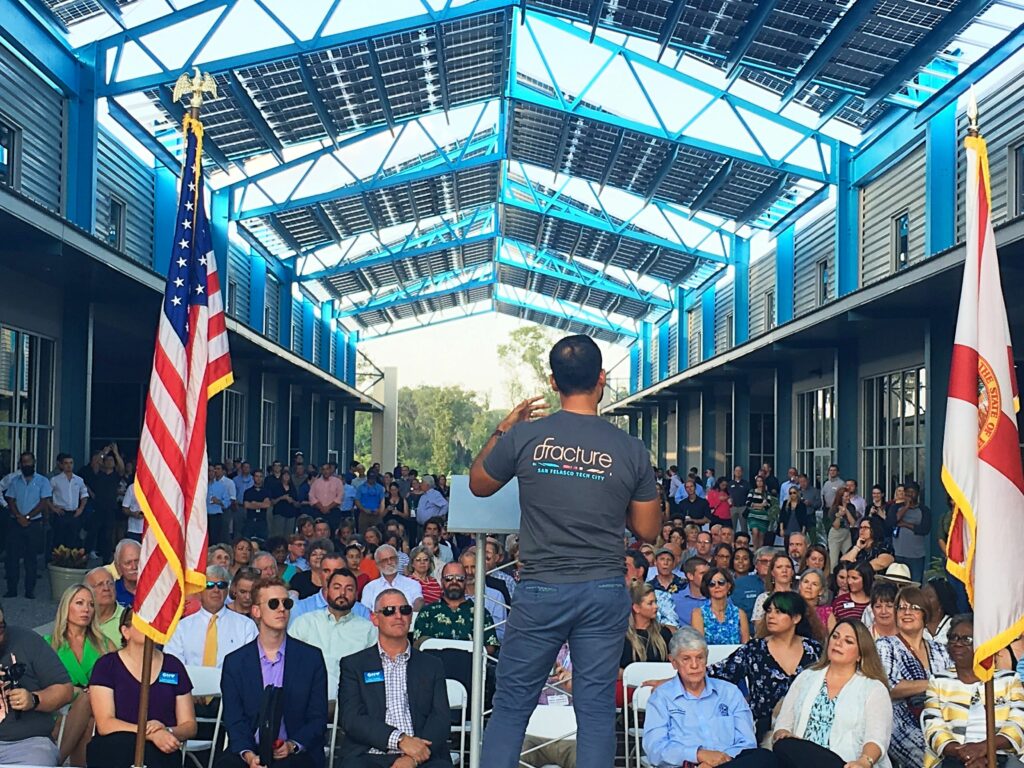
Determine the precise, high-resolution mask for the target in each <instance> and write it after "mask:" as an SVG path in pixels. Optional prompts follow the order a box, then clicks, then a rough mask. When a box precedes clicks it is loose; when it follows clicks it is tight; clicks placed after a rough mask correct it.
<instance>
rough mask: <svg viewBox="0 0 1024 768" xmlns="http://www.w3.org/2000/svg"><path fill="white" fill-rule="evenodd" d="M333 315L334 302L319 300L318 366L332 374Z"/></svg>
mask: <svg viewBox="0 0 1024 768" xmlns="http://www.w3.org/2000/svg"><path fill="white" fill-rule="evenodd" d="M333 316H334V302H333V301H322V302H320V319H319V320H318V321H317V322H318V323H320V351H319V354H320V367H321V368H323V369H324V370H325V371H327V372H328V373H329V374H331V375H332V376H333V375H334V371H333V370H331V343H332V341H333V338H332V337H333V333H332V331H331V320H332V319H333ZM335 363H337V360H335Z"/></svg>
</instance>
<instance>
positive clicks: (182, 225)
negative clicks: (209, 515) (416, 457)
mask: <svg viewBox="0 0 1024 768" xmlns="http://www.w3.org/2000/svg"><path fill="white" fill-rule="evenodd" d="M184 133H185V141H186V152H185V165H184V173H183V174H182V179H181V195H180V199H179V201H178V213H177V219H176V221H175V228H174V246H173V249H172V251H171V263H170V266H169V268H168V273H167V286H166V288H165V289H164V301H163V307H162V311H161V313H160V323H159V328H158V330H157V339H156V350H155V352H154V353H153V373H152V375H151V376H150V379H149V396H148V398H147V399H146V415H145V422H144V424H143V427H142V437H141V440H140V444H139V456H138V469H137V472H136V478H135V482H136V490H137V494H138V502H139V506H140V507H141V508H142V513H143V516H144V519H145V521H146V528H145V533H144V534H143V537H142V557H141V561H140V567H141V572H140V574H139V584H138V588H137V589H136V592H135V619H134V621H135V626H136V627H137V628H138V629H140V630H141V631H142V632H144V633H145V634H146V635H147V636H149V637H151V638H152V639H153V641H154V642H157V643H165V642H167V640H168V638H170V636H171V635H172V634H173V633H174V629H175V627H176V626H177V624H178V620H179V619H180V618H181V614H182V610H183V608H184V604H185V597H186V596H187V595H189V594H192V593H194V592H197V591H199V590H202V589H203V588H204V587H205V586H206V574H205V570H206V534H207V530H206V486H207V453H206V406H207V401H208V400H209V399H210V398H211V397H213V396H214V395H216V394H217V393H218V392H220V391H221V390H222V389H224V388H226V387H227V386H229V385H230V384H231V382H232V380H233V377H232V373H231V358H230V355H229V354H228V337H227V329H226V328H225V324H224V304H223V301H222V300H221V292H220V282H219V280H218V278H217V265H216V261H215V259H214V256H213V242H212V239H211V237H210V223H209V220H208V219H207V217H206V206H205V204H204V202H203V175H202V171H201V162H202V154H203V152H202V147H203V126H202V123H200V122H199V121H198V120H196V119H194V118H192V117H191V116H187V117H186V118H185V123H184Z"/></svg>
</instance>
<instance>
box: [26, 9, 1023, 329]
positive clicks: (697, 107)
mask: <svg viewBox="0 0 1024 768" xmlns="http://www.w3.org/2000/svg"><path fill="white" fill-rule="evenodd" d="M41 1H42V2H43V3H44V4H45V6H46V7H48V8H49V9H50V11H51V12H52V13H53V14H54V16H55V18H56V19H57V20H58V21H59V22H61V23H64V24H66V25H68V28H69V29H71V35H72V37H73V36H74V30H75V29H76V28H77V27H78V25H79V24H82V25H83V27H84V26H85V25H86V24H88V23H90V20H91V23H95V21H96V17H97V16H101V15H102V14H107V15H108V16H109V17H110V20H112V21H113V22H116V24H117V26H118V27H120V31H118V32H115V33H114V34H112V35H108V36H106V37H102V36H100V35H97V36H95V38H94V39H96V42H95V45H96V54H97V55H96V60H97V62H98V65H99V66H101V67H102V69H103V71H104V76H103V77H102V78H101V80H102V82H101V83H100V84H99V86H98V88H97V94H98V95H99V96H101V97H106V98H107V99H109V100H111V101H113V102H114V103H115V105H116V108H115V109H112V110H111V117H112V118H113V119H114V120H115V121H118V122H122V124H125V127H127V128H129V130H130V132H131V133H132V135H134V136H136V137H137V138H140V137H141V139H142V140H143V141H144V142H147V143H148V144H149V145H150V146H151V147H152V148H154V150H155V153H156V154H158V155H159V156H160V157H165V156H166V151H165V150H166V149H170V150H171V151H172V152H174V151H177V150H178V147H177V146H176V144H175V128H176V124H177V122H178V121H179V120H180V118H181V114H182V111H181V108H180V106H178V105H174V104H172V103H171V101H170V90H169V86H170V85H172V84H173V82H174V81H175V79H176V78H177V76H178V75H179V74H180V73H182V72H187V71H191V68H192V67H193V66H196V65H198V66H201V67H202V68H203V69H204V70H206V71H211V72H213V73H214V75H215V77H216V79H217V84H218V97H217V98H215V99H210V100H208V101H207V102H206V103H205V104H204V107H203V120H204V123H205V125H206V137H207V141H206V144H205V152H206V155H207V158H208V160H209V161H210V162H211V163H213V164H215V165H216V166H218V167H219V171H218V172H216V173H214V174H213V176H212V178H211V183H212V185H213V186H214V187H221V188H223V187H227V190H228V194H229V195H230V196H231V211H230V215H231V218H232V219H233V220H234V221H236V222H237V224H238V225H239V227H240V228H241V231H242V233H243V234H244V235H245V236H246V237H247V239H249V240H250V242H251V243H253V244H255V245H256V246H257V247H259V248H260V249H261V250H263V251H265V252H266V253H268V254H270V255H272V256H275V257H278V258H280V259H282V260H284V261H285V262H286V263H287V264H289V265H291V266H292V268H294V269H295V270H296V276H297V279H300V280H303V281H306V282H308V283H309V287H311V288H313V287H315V288H317V289H318V290H319V291H320V292H321V293H320V295H322V296H324V297H326V298H333V299H335V300H336V301H337V302H338V306H339V307H343V308H344V312H343V315H342V316H343V317H350V318H352V319H353V320H354V322H356V323H357V324H359V325H360V326H363V327H374V326H377V325H381V324H383V325H388V326H390V324H392V323H396V322H398V321H402V320H406V319H408V318H417V319H419V318H423V317H428V318H433V317H434V316H435V315H437V314H438V313H443V312H444V311H445V310H448V309H460V310H467V308H470V307H472V306H475V305H477V304H480V303H484V304H486V303H488V302H489V303H490V304H489V305H490V308H491V309H493V310H497V311H499V312H505V313H511V314H515V315H517V316H519V317H523V318H527V319H531V320H537V321H538V322H544V323H547V324H551V325H555V326H556V327H559V328H562V329H566V328H573V329H582V328H588V329H590V330H591V331H592V332H595V333H598V334H603V335H604V337H607V338H610V339H615V340H622V339H626V338H632V337H634V336H635V335H636V333H637V325H636V323H637V322H638V321H640V320H643V319H653V318H657V317H660V316H661V315H663V314H664V312H666V311H669V310H671V309H672V307H673V297H674V287H675V286H677V285H683V286H695V285H697V284H699V283H700V282H701V281H703V280H704V279H705V278H706V277H708V276H709V275H711V274H713V273H714V272H715V271H716V270H719V269H722V268H724V267H725V266H726V265H727V264H728V263H729V261H730V258H731V253H732V248H733V246H734V244H735V238H736V237H738V236H742V237H748V236H749V235H750V234H751V233H753V232H756V231H757V230H758V229H766V228H769V227H771V226H772V225H773V224H774V223H775V222H777V221H779V220H780V219H782V218H783V217H784V216H786V215H787V214H788V213H790V212H791V211H793V210H794V209H796V208H797V207H798V206H799V205H800V204H801V203H802V202H803V201H806V200H809V199H817V196H818V194H819V192H820V190H821V188H822V187H823V185H828V184H830V183H834V182H835V180H836V170H835V165H836V163H835V162H834V158H835V155H836V152H837V151H838V150H839V148H840V144H841V142H840V141H839V140H838V139H836V138H834V132H832V133H830V132H829V131H830V126H834V125H836V121H839V122H842V123H843V124H845V125H846V126H847V129H846V130H847V134H849V128H850V127H853V128H859V129H864V128H866V127H868V126H870V125H871V124H872V123H874V122H875V121H876V120H877V119H878V118H879V117H880V116H882V115H883V114H884V113H886V112H887V111H889V110H891V109H894V108H899V107H903V106H915V105H918V104H920V103H921V102H923V101H925V100H927V99H928V97H929V96H930V95H931V94H933V93H935V92H936V91H938V90H939V89H940V88H941V87H942V86H943V85H944V84H945V83H947V82H948V81H949V80H951V79H952V78H953V77H955V75H956V74H957V73H958V71H960V69H961V68H963V67H964V66H966V65H968V64H970V63H971V61H972V60H973V59H976V58H979V57H980V56H981V55H982V54H983V53H984V50H985V41H981V42H978V41H977V40H972V39H969V38H968V37H967V36H966V35H965V34H964V30H965V29H968V28H969V31H970V30H975V29H976V26H977V25H975V22H977V21H978V19H979V18H982V17H984V19H985V20H984V24H983V26H984V28H985V29H986V30H988V31H989V32H990V33H991V35H990V36H995V37H994V38H993V39H994V40H995V41H996V42H998V41H1001V40H1002V39H1003V38H1004V37H1009V34H1010V33H1012V32H1014V31H1015V30H1014V25H1016V24H1020V23H1021V21H1024V18H1022V16H1024V8H1022V7H1021V6H1019V5H1018V4H1017V3H1016V2H1015V0H996V2H994V3H993V2H989V1H985V2H982V1H981V0H959V1H957V0H927V1H925V0H757V2H753V1H752V0H715V1H714V2H711V0H698V1H697V2H694V0H401V2H399V1H398V0H387V2H384V1H383V0H330V2H322V3H317V4H310V7H309V8H307V7H306V6H305V5H304V4H302V5H300V4H297V3H288V2H284V0H247V5H245V9H246V10H245V11H244V14H242V13H241V12H239V14H235V11H236V10H238V9H241V8H242V7H243V5H242V0H238V1H237V2H236V0H198V2H194V3H190V2H187V0H75V2H68V1H66V0H41ZM23 2H26V3H30V2H31V3H36V2H40V0H23ZM155 5H161V6H165V7H164V8H163V10H162V11H161V10H160V9H154V8H155ZM313 5H315V6H316V10H314V9H313V8H312V6H313ZM142 6H146V7H147V11H146V13H147V16H146V19H147V20H146V21H142V22H141V23H139V24H134V25H133V23H132V21H133V13H134V9H135V8H138V7H142ZM291 6H297V8H292V7H291ZM993 6H998V7H999V8H1000V9H1001V10H1002V9H1005V10H1007V12H1010V13H1011V16H1012V13H1017V12H1022V13H1021V14H1019V15H1018V16H1013V22H1014V23H1013V24H1011V25H1007V24H1006V23H1005V22H1000V21H998V20H995V21H993V19H992V18H991V16H986V15H985V14H986V13H987V12H988V11H989V10H990V9H991V8H992V7H993ZM122 8H124V9H125V10H124V11H123V12H122V10H121V9H122ZM399 8H401V10H400V11H396V10H395V9H399ZM389 9H390V11H389ZM389 12H390V13H391V14H392V16H394V15H396V13H397V14H398V15H401V16H402V17H401V18H392V17H389V16H388V13H389ZM409 13H411V14H412V15H402V14H409ZM300 16H302V17H303V18H302V19H299V17H300ZM310 16H315V17H316V18H312V19H310V18H308V17H310ZM257 17H259V18H257ZM363 17H365V23H356V22H352V21H351V19H352V18H356V19H357V20H358V19H363ZM299 20H302V21H304V23H303V24H299V23H298V21H299ZM979 23H980V22H979ZM233 24H234V25H236V26H235V27H232V25H233ZM238 25H241V26H240V27H239V26H238ZM972 25H975V26H972ZM240 31H241V34H239V32H240ZM247 37H248V38H251V39H252V40H253V41H254V42H253V44H252V46H251V47H249V46H246V45H245V44H244V40H245V39H247ZM240 38H241V40H242V42H241V43H240V42H239V39H240ZM161 41H163V45H164V47H165V48H166V47H167V46H168V45H169V44H170V46H171V48H172V49H173V51H174V55H170V54H169V53H168V52H167V51H161V50H160V43H161ZM169 41H171V42H170V43H169ZM991 44H992V45H994V43H991ZM975 50H977V51H979V53H977V54H976V55H974V54H972V53H971V51H975ZM965 52H966V53H965ZM140 62H142V63H140ZM702 68H703V69H702ZM619 92H621V94H620V93H619ZM788 105H793V106H792V107H791V106H788ZM795 105H801V106H802V107H806V108H808V109H810V110H812V111H813V113H814V116H812V119H810V120H807V119H806V118H805V117H801V118H800V119H797V118H796V117H794V115H795V114H796V113H795V112H793V109H795V108H796V107H795ZM467 112H468V113H472V114H476V113H477V112H478V113H479V116H477V117H475V120H474V119H473V118H472V117H471V118H465V115H466V114H467ZM800 114H801V115H803V114H804V113H800ZM438 116H440V118H438ZM467 120H468V122H467ZM127 123H132V124H131V125H127ZM140 126H141V128H142V131H141V132H140V130H139V128H140ZM413 134H415V135H416V136H418V138H417V139H415V140H413V139H411V138H410V137H411V136H413ZM780 137H781V138H780ZM416 141H418V142H419V143H418V145H417V144H416ZM367 158H373V161H374V162H373V163H368V162H367ZM377 160H379V164H376V161H377ZM331 163H333V164H334V165H330V164H331ZM373 165H375V167H371V166H373ZM325 166H326V169H325ZM208 167H212V166H208ZM331 174H333V176H332V175H331ZM314 177H317V183H313V182H312V181H311V180H312V179H313V178H314ZM613 199H614V203H615V204H614V205H613V204H612V202H613ZM623 206H625V207H626V208H628V209H629V210H625V209H624V208H623ZM630 206H632V207H631V208H630ZM481 212H486V218H487V219H488V221H489V225H488V226H487V227H486V228H485V230H480V229H479V219H478V218H474V219H473V220H474V222H475V224H474V226H477V229H476V230H473V231H468V230H466V231H463V230H462V229H459V228H458V227H457V226H456V225H457V224H458V223H459V222H462V223H465V222H466V220H467V219H468V218H470V217H479V216H480V215H481ZM510 249H511V250H512V255H511V256H510V255H509V251H510ZM524 254H527V255H524ZM542 262H543V263H542ZM488 263H490V264H492V267H491V271H490V273H489V276H488V277H486V281H489V282H487V283H486V285H485V284H483V283H482V282H481V281H482V280H484V278H481V277H480V275H479V274H478V272H476V271H474V270H477V269H478V268H481V267H483V266H484V265H486V264H488ZM538 270H544V271H538ZM451 280H455V281H456V283H455V284H449V283H448V282H446V281H451ZM458 280H464V281H465V288H464V289H462V290H457V285H458V283H457V281H458ZM478 283H480V284H478ZM641 284H642V285H643V287H642V288H641V287H640V286H641ZM503 286H504V287H507V288H509V289H512V293H515V295H514V296H513V295H512V293H510V292H509V291H502V290H501V289H502V287H503ZM414 290H419V291H422V292H425V293H424V295H432V294H431V291H433V292H436V293H438V294H440V295H438V296H436V297H433V298H426V299H422V300H416V297H415V296H414V295H412V291H414ZM516 292H518V293H516ZM364 294H365V295H364ZM537 296H540V297H542V298H544V299H546V300H545V301H543V302H539V303H538V302H537V301H536V297H537ZM352 297H356V298H352ZM385 304H386V305H385ZM360 306H362V308H363V309H362V311H359V308H360ZM594 309H599V310H605V311H607V312H610V313H611V315H614V316H615V318H619V319H614V318H611V315H600V316H598V315H594V314H593V313H592V312H591V310H594ZM610 318H611V319H610ZM622 318H625V321H624V322H623V321H622Z"/></svg>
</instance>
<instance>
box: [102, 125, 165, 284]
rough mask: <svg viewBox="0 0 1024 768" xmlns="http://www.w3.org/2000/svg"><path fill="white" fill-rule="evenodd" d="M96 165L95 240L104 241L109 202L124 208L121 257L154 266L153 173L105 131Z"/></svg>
mask: <svg viewBox="0 0 1024 768" xmlns="http://www.w3.org/2000/svg"><path fill="white" fill-rule="evenodd" d="M97 140H98V146H97V152H96V154H97V162H96V236H97V237H99V238H100V239H101V240H104V241H106V240H107V233H108V228H109V225H110V198H111V196H116V197H118V198H120V199H121V201H122V202H123V203H124V204H125V216H124V218H125V227H124V251H123V252H124V254H125V255H126V256H128V257H129V258H130V259H132V260H133V261H137V262H139V263H140V264H145V265H146V266H152V264H153V199H154V196H155V194H156V188H155V180H154V175H153V170H152V169H151V168H148V167H147V166H146V165H145V164H144V163H143V162H142V161H141V160H140V159H139V158H138V157H137V156H136V155H135V153H134V152H131V151H130V150H128V149H126V148H125V147H123V146H122V145H121V144H120V143H119V142H118V141H117V140H116V139H115V138H114V137H113V136H112V135H111V134H110V133H108V132H107V131H106V130H102V129H101V130H100V132H99V136H98V139H97Z"/></svg>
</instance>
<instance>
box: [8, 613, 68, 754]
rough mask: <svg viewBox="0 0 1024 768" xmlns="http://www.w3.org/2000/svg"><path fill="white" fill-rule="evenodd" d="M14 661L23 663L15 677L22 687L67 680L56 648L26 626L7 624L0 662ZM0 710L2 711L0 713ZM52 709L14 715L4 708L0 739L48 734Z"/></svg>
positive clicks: (44, 686) (36, 688)
mask: <svg viewBox="0 0 1024 768" xmlns="http://www.w3.org/2000/svg"><path fill="white" fill-rule="evenodd" d="M15 661H17V662H18V663H20V664H24V665H25V672H24V673H23V674H22V676H21V679H20V680H19V685H20V686H21V687H22V688H27V689H28V690H30V691H39V690H42V689H43V688H48V687H49V686H51V685H57V684H58V683H68V684H70V683H71V678H70V677H69V676H68V671H67V670H66V669H65V668H64V665H63V664H62V663H61V660H60V659H59V658H58V657H57V652H56V651H54V650H53V648H51V647H50V646H49V644H48V643H47V642H46V641H45V640H43V638H42V636H41V635H37V634H36V633H35V632H33V631H32V630H30V629H24V628H22V627H12V626H10V625H8V627H7V637H6V643H5V644H4V647H3V650H0V664H3V665H4V666H5V667H10V666H11V665H13V664H14V663H15ZM0 714H2V713H0ZM53 720H54V715H53V713H52V712H35V711H33V712H22V713H21V715H20V716H18V717H15V713H14V712H13V711H10V712H7V713H6V716H4V717H3V720H2V721H0V741H21V740H22V739H28V738H31V737H33V736H49V735H50V732H51V731H52V730H53Z"/></svg>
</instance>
